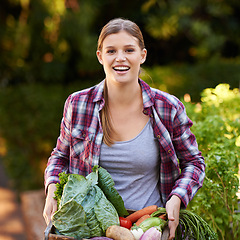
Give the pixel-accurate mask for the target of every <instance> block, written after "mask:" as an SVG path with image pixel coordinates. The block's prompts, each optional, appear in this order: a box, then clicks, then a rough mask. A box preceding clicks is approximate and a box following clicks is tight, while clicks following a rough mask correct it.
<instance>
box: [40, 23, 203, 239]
mask: <svg viewBox="0 0 240 240" xmlns="http://www.w3.org/2000/svg"><path fill="white" fill-rule="evenodd" d="M146 56H147V50H146V49H145V45H144V40H143V36H142V33H141V31H140V29H139V27H138V26H137V25H136V24H135V23H134V22H132V21H130V20H125V19H121V18H117V19H113V20H111V21H110V22H108V23H107V24H106V25H105V26H104V27H103V29H102V31H101V33H100V36H99V39H98V49H97V58H98V60H99V62H100V64H102V66H103V69H104V72H105V75H106V77H105V79H104V80H103V81H102V82H101V83H99V84H98V85H96V86H93V87H91V88H89V89H85V90H82V91H79V92H75V93H73V94H71V95H70V96H69V97H68V99H67V100H66V103H65V107H64V113H63V119H62V122H61V133H60V136H59V138H58V140H57V145H56V148H55V149H54V150H53V152H52V154H51V156H50V158H49V160H48V165H47V168H46V171H45V187H46V192H47V197H46V204H45V208H44V217H45V219H46V222H49V221H50V218H51V216H52V214H53V213H54V212H55V211H56V209H57V203H56V201H55V200H54V199H53V196H54V191H55V189H56V183H58V182H59V176H58V175H59V173H60V172H62V171H66V172H67V173H77V174H80V175H83V176H86V175H88V174H89V173H91V172H92V168H93V167H94V166H95V165H100V166H102V167H104V168H105V169H106V170H107V171H108V172H109V173H110V175H111V177H112V178H113V180H114V183H115V188H116V190H117V191H118V192H119V194H120V195H121V197H122V199H123V201H124V204H125V207H126V208H128V209H133V210H139V209H142V208H144V207H147V206H150V205H157V206H162V207H166V211H167V214H168V219H169V229H170V237H169V239H173V238H174V236H175V230H176V228H177V226H178V223H179V211H180V206H181V205H182V206H184V207H186V206H187V205H188V203H189V201H190V200H191V199H192V198H193V196H194V195H195V193H196V192H197V190H198V189H199V188H200V187H201V186H202V183H203V179H204V176H205V164H204V159H203V157H202V155H201V153H200V152H199V150H198V146H197V142H196V139H195V136H194V135H193V134H192V132H191V131H190V127H191V126H192V121H191V120H190V119H189V118H188V116H187V115H186V111H185V108H184V105H183V104H182V102H180V101H179V99H177V98H176V97H174V96H172V95H170V94H167V93H165V92H163V91H160V90H158V89H154V88H150V87H149V86H148V85H147V84H146V83H145V82H144V81H142V80H141V79H140V78H139V72H140V67H141V64H143V63H144V62H145V60H146ZM180 167H181V169H180Z"/></svg>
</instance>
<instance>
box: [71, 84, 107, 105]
mask: <svg viewBox="0 0 240 240" xmlns="http://www.w3.org/2000/svg"><path fill="white" fill-rule="evenodd" d="M103 85H104V84H103V81H102V82H100V83H99V84H97V85H94V86H92V87H89V88H85V89H82V90H79V91H76V92H73V93H72V94H70V95H69V96H68V99H67V100H68V101H70V102H75V101H82V102H86V101H92V102H94V101H98V100H100V99H101V98H102V94H103Z"/></svg>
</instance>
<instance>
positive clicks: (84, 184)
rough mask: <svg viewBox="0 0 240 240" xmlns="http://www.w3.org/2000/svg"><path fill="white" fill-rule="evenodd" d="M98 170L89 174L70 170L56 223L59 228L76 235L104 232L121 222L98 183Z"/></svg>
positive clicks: (59, 230) (97, 234)
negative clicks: (84, 174) (74, 172)
mask: <svg viewBox="0 0 240 240" xmlns="http://www.w3.org/2000/svg"><path fill="white" fill-rule="evenodd" d="M97 183H98V172H97V171H95V172H92V173H90V174H89V175H88V176H87V177H86V178H85V177H84V176H81V175H78V174H69V176H68V181H67V183H66V184H65V185H64V188H63V193H62V197H61V200H60V204H59V209H58V211H57V212H56V213H55V214H54V216H53V225H54V226H55V227H56V228H57V230H58V232H59V233H61V234H63V235H67V236H73V237H74V238H76V239H81V238H89V237H95V236H103V235H104V233H105V231H106V230H107V228H108V227H109V226H111V225H119V216H118V213H117V211H116V209H115V207H114V206H113V205H112V203H111V202H110V201H109V200H108V199H107V198H106V196H105V194H104V193H103V191H102V190H101V188H100V187H98V185H97Z"/></svg>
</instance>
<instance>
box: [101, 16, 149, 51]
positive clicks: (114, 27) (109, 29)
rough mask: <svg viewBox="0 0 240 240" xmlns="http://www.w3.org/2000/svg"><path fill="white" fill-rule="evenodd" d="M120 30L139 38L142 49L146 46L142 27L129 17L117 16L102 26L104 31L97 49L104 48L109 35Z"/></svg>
mask: <svg viewBox="0 0 240 240" xmlns="http://www.w3.org/2000/svg"><path fill="white" fill-rule="evenodd" d="M120 31H126V32H127V33H129V34H130V35H132V36H133V37H135V38H137V39H138V41H139V47H140V48H141V49H144V48H145V45H144V40H143V35H142V32H141V30H140V28H139V27H138V25H137V24H136V23H134V22H132V21H130V20H127V19H123V18H115V19H113V20H111V21H109V22H108V23H107V24H106V25H105V26H104V27H103V28H102V31H101V33H100V35H99V38H98V47H97V49H98V50H100V51H101V50H102V45H103V41H104V39H105V38H106V37H107V36H108V35H110V34H114V33H119V32H120Z"/></svg>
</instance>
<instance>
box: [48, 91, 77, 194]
mask: <svg viewBox="0 0 240 240" xmlns="http://www.w3.org/2000/svg"><path fill="white" fill-rule="evenodd" d="M71 118H72V104H71V95H70V96H69V97H68V99H67V100H66V102H65V105H64V111H63V118H62V121H61V129H60V135H59V137H58V139H57V144H56V147H55V148H54V149H53V151H52V153H51V156H50V157H49V159H48V163H47V167H46V169H45V174H44V185H45V191H46V192H47V188H48V186H49V184H51V183H58V182H59V177H58V174H59V173H61V172H63V171H67V170H68V166H69V152H70V150H69V149H70V124H71Z"/></svg>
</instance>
